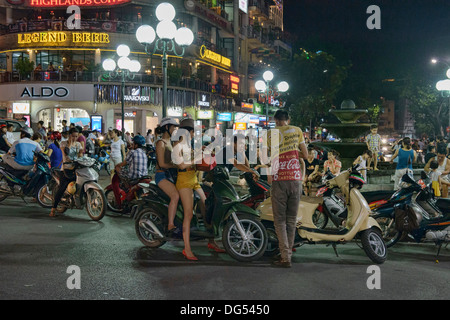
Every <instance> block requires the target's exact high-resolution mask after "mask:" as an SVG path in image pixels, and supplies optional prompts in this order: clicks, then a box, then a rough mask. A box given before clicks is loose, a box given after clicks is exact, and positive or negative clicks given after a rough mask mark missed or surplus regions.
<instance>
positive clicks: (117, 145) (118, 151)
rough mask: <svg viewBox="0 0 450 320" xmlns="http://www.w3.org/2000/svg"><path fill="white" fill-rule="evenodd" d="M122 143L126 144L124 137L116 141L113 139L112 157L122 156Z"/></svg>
mask: <svg viewBox="0 0 450 320" xmlns="http://www.w3.org/2000/svg"><path fill="white" fill-rule="evenodd" d="M122 145H125V142H123V140H122V139H120V138H119V140H117V141H114V140H111V157H112V158H122Z"/></svg>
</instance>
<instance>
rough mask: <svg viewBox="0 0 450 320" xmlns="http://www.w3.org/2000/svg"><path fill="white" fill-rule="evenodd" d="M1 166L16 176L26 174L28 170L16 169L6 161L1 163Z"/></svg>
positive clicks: (19, 176) (21, 176)
mask: <svg viewBox="0 0 450 320" xmlns="http://www.w3.org/2000/svg"><path fill="white" fill-rule="evenodd" d="M1 167H2V168H3V169H5V171H7V172H9V173H11V174H12V175H13V176H15V177H17V178H19V179H20V178H23V176H24V175H26V174H27V173H28V172H29V171H28V170H17V169H14V168H13V167H11V166H10V165H8V164H6V163H2V164H1Z"/></svg>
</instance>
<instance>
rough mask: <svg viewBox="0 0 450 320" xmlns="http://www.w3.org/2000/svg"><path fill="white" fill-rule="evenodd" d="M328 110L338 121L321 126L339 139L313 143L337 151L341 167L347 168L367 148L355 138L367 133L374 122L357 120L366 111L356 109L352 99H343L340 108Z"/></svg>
mask: <svg viewBox="0 0 450 320" xmlns="http://www.w3.org/2000/svg"><path fill="white" fill-rule="evenodd" d="M329 112H330V113H332V114H334V115H335V116H336V117H337V118H338V119H339V121H340V123H323V124H322V127H324V128H326V129H327V130H328V131H329V132H330V133H332V134H333V135H335V136H336V137H338V138H339V139H340V140H341V141H340V142H331V141H330V142H314V143H313V145H314V146H317V147H320V148H323V149H326V150H331V149H333V150H336V151H337V152H339V154H340V157H339V158H340V159H339V160H340V161H341V162H342V169H347V168H349V167H350V166H351V165H352V163H353V161H354V160H355V159H356V158H357V157H358V156H359V155H361V154H362V153H363V152H364V151H365V150H367V145H366V143H365V142H357V139H358V138H359V137H361V136H362V135H364V134H367V133H369V131H370V126H371V125H373V124H374V123H362V122H357V121H358V120H359V118H361V117H362V116H363V115H365V114H367V113H368V111H367V110H366V109H356V105H355V103H354V102H353V101H352V100H344V101H343V102H342V103H341V109H331V110H330V111H329Z"/></svg>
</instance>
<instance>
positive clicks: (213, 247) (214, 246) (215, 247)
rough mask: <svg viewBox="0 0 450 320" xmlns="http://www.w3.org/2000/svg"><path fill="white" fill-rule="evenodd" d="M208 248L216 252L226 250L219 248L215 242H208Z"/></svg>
mask: <svg viewBox="0 0 450 320" xmlns="http://www.w3.org/2000/svg"><path fill="white" fill-rule="evenodd" d="M208 249H210V250H214V251H215V252H217V253H225V252H226V251H225V250H223V249H220V248H219V246H217V245H216V244H212V243H208Z"/></svg>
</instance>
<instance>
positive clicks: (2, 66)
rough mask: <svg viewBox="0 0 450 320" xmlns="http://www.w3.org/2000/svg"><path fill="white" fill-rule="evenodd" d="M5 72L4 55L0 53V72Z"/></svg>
mask: <svg viewBox="0 0 450 320" xmlns="http://www.w3.org/2000/svg"><path fill="white" fill-rule="evenodd" d="M5 71H6V53H0V72H5Z"/></svg>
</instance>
